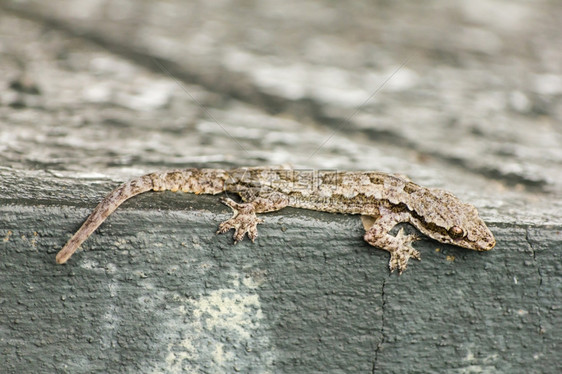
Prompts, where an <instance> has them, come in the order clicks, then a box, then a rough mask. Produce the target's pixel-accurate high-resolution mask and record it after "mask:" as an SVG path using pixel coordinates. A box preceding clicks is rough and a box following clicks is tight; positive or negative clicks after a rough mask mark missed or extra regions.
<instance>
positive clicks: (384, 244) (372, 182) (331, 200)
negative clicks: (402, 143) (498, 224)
mask: <svg viewBox="0 0 562 374" xmlns="http://www.w3.org/2000/svg"><path fill="white" fill-rule="evenodd" d="M148 191H172V192H176V191H182V192H187V193H195V194H212V195H216V194H220V193H224V194H225V196H223V197H222V198H221V202H222V203H224V204H225V205H227V206H228V207H230V208H231V209H232V211H233V215H232V217H231V218H229V219H228V220H226V221H224V222H222V223H221V224H220V225H219V226H218V230H217V234H222V233H226V232H228V231H230V230H234V234H233V239H234V243H235V244H236V243H238V242H239V241H241V240H242V239H244V237H245V236H248V238H249V239H250V240H251V241H252V242H253V241H254V240H255V239H256V238H257V236H258V230H257V225H258V224H261V223H262V222H263V220H262V219H261V218H259V217H258V216H257V215H256V214H258V213H268V212H274V211H278V210H280V209H283V208H285V207H294V208H301V209H310V210H316V211H322V212H329V213H342V214H356V215H360V216H361V218H362V221H363V226H364V228H365V234H364V237H363V238H364V240H365V241H366V242H367V243H368V244H370V245H372V246H374V247H377V248H380V249H383V250H386V251H388V252H389V253H390V262H389V268H390V271H391V272H393V271H394V270H398V272H399V273H400V274H401V273H402V272H403V271H404V270H405V269H406V267H407V266H408V260H409V259H410V258H414V259H417V260H420V253H419V252H418V251H417V250H416V249H414V247H413V246H412V244H411V243H412V242H414V241H416V240H419V239H420V236H419V235H415V234H409V235H406V234H404V230H403V228H400V230H399V231H398V233H397V234H396V235H392V234H391V233H390V231H391V230H392V228H393V227H394V226H396V225H397V224H399V223H409V224H411V225H413V226H414V227H415V228H416V229H417V230H418V231H419V232H421V233H422V234H424V235H426V236H428V237H430V238H432V239H434V240H437V241H438V242H441V243H446V244H452V245H456V246H459V247H463V248H468V249H471V250H476V251H488V250H490V249H492V248H493V247H494V245H495V244H496V241H495V239H494V236H493V234H492V233H491V231H490V230H489V229H488V227H487V226H486V224H485V223H484V221H483V220H482V219H481V218H480V217H479V215H478V212H477V210H476V208H475V207H474V206H472V205H470V204H467V203H464V202H462V201H461V200H459V199H458V198H457V197H455V196H454V195H453V194H451V193H450V192H447V191H445V190H442V189H437V188H426V187H422V186H420V185H418V184H415V183H413V182H412V181H410V180H409V179H408V178H407V177H403V176H399V175H394V174H386V173H382V172H375V171H337V170H298V169H291V168H274V167H243V168H235V169H231V170H223V169H184V170H173V171H165V172H156V173H151V174H147V175H144V176H141V177H138V178H136V179H133V180H131V181H129V182H127V183H124V184H122V185H121V186H119V187H117V188H116V189H114V190H113V191H112V192H110V193H109V194H108V195H107V196H106V197H105V198H104V199H103V200H102V201H101V202H100V203H99V204H98V205H97V206H96V208H95V209H94V210H93V212H92V213H91V214H90V216H89V217H88V218H87V219H86V221H85V222H84V223H83V225H82V226H81V227H80V228H79V229H78V231H77V232H76V233H75V234H74V235H73V236H72V237H71V238H70V240H68V242H67V243H66V245H65V246H64V247H63V248H62V249H61V250H60V252H59V253H58V254H57V256H56V262H57V263H59V264H63V263H65V262H66V261H67V260H68V259H69V258H70V257H71V256H72V254H73V253H74V252H75V251H76V250H77V249H78V247H79V246H80V245H81V244H82V243H83V242H84V241H85V240H86V239H87V238H88V237H89V236H90V235H91V234H92V233H93V232H94V231H95V230H96V229H97V228H98V226H100V225H101V223H102V222H103V221H104V220H105V219H106V218H107V217H108V216H109V215H110V214H111V213H113V212H114V211H115V209H117V207H118V206H119V205H121V204H122V203H123V202H124V201H125V200H127V199H129V198H131V197H133V196H135V195H138V194H140V193H143V192H148ZM234 195H237V197H238V200H240V201H235V200H234V199H232V197H231V196H234Z"/></svg>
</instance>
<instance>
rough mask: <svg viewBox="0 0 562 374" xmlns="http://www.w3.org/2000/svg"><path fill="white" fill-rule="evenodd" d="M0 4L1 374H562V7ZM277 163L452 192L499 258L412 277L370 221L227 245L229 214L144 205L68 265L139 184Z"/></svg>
mask: <svg viewBox="0 0 562 374" xmlns="http://www.w3.org/2000/svg"><path fill="white" fill-rule="evenodd" d="M0 6H1V7H2V12H1V13H0V321H2V323H0V357H1V360H0V371H1V372H2V373H4V372H7V373H20V372H30V371H33V372H68V373H77V372H131V373H133V372H134V373H138V372H143V373H153V372H170V373H174V372H178V373H179V372H204V373H216V372H224V373H231V372H236V371H238V372H243V373H252V372H255V373H268V372H270V373H291V372H329V373H343V372H354V373H356V372H360V373H364V372H368V373H373V372H380V373H403V372H416V371H417V372H454V373H457V372H458V373H477V372H482V373H529V372H537V373H539V372H540V373H550V372H556V368H557V365H558V363H559V359H558V355H557V352H558V351H559V350H560V346H561V343H562V338H561V337H562V330H561V329H562V328H561V326H562V318H561V316H560V309H561V303H560V300H562V295H561V289H562V287H561V286H562V269H561V266H562V265H561V264H562V262H561V259H560V256H561V255H560V253H561V252H560V248H562V243H561V241H562V173H560V170H562V151H561V150H562V128H561V127H560V123H562V110H561V108H562V95H561V92H562V91H561V88H560V87H562V83H561V82H562V67H561V65H560V64H559V62H560V61H562V56H561V53H562V48H560V42H559V35H560V33H561V31H562V30H560V27H561V26H560V23H559V22H558V20H559V19H560V16H561V15H562V8H561V7H560V5H559V4H558V3H557V2H550V1H537V2H533V3H532V4H530V3H529V4H527V3H519V2H518V3H514V2H510V1H507V0H506V1H499V0H498V1H475V2H470V5H469V3H467V4H465V5H452V4H449V3H448V2H446V1H431V2H424V3H416V2H411V3H410V2H401V3H398V2H393V3H391V2H385V1H381V2H375V3H374V5H373V3H371V2H368V3H367V2H353V3H341V4H340V3H335V2H330V1H298V2H294V3H287V4H286V5H284V6H280V5H279V4H278V3H276V2H269V1H262V2H259V3H253V2H243V1H230V2H229V1H224V2H190V3H189V4H186V3H184V2H179V1H166V2H152V1H127V0H120V1H111V2H98V1H83V2H80V3H77V2H69V1H66V0H55V1H50V2H39V1H8V0H3V1H0ZM21 17H23V18H21ZM154 58H158V59H160V60H159V61H162V62H163V64H164V65H163V66H164V67H165V68H167V69H169V71H170V72H171V73H172V76H170V75H169V74H167V73H166V72H165V71H162V70H161V68H160V67H159V65H158V63H157V62H155V61H156V60H155V59H154ZM404 62H406V63H405V65H404V66H403V67H402V68H400V66H401V64H403V63H404ZM387 79H388V81H387V82H386V83H385V81H386V80H387ZM372 94H375V95H374V96H372V97H371V95H372ZM282 163H290V164H292V165H294V166H297V167H306V168H310V167H315V168H337V169H355V170H357V169H374V170H382V171H386V172H397V173H401V174H406V175H408V176H409V177H411V178H412V179H413V180H414V181H416V182H418V183H420V184H424V185H427V186H435V187H440V188H445V189H447V190H450V191H452V192H454V193H455V194H456V195H458V196H459V197H462V198H463V199H464V200H467V201H469V202H471V203H473V204H474V205H476V206H477V207H478V209H479V211H480V212H481V215H482V216H483V217H484V219H485V220H486V221H487V222H489V224H490V227H491V229H492V231H493V232H494V233H495V234H496V239H497V241H498V245H497V247H496V248H495V249H494V250H493V251H491V252H488V253H475V252H470V251H467V250H463V249H460V248H453V247H448V246H444V245H439V244H438V243H436V242H433V241H429V240H424V241H421V242H418V243H416V244H415V246H416V247H417V248H418V249H419V250H420V252H421V253H422V261H421V262H413V263H412V264H411V265H410V267H409V268H408V270H407V271H406V272H405V273H404V274H403V275H402V276H400V277H398V276H397V275H396V274H393V275H390V274H389V273H388V270H387V262H388V254H387V253H386V252H384V251H380V250H377V249H374V248H372V247H369V246H368V245H367V244H365V243H364V242H363V240H362V229H361V223H360V221H359V219H358V218H357V217H352V216H344V215H333V214H322V213H317V212H309V211H300V210H294V209H285V210H282V211H280V212H278V213H274V214H270V215H267V216H266V217H265V220H266V223H265V224H263V225H261V226H260V237H259V238H258V240H257V241H256V243H255V244H251V243H249V242H242V243H239V244H238V245H236V246H232V245H231V243H232V240H231V238H230V237H228V236H218V237H217V236H215V235H214V231H215V230H216V228H217V225H218V223H219V222H220V221H221V220H224V219H225V218H226V217H228V216H229V215H230V210H229V209H228V208H227V207H225V206H223V205H221V204H220V203H219V202H218V199H217V198H216V197H209V196H192V195H182V194H173V193H149V194H144V195H141V196H138V197H136V198H135V199H134V200H131V201H129V202H127V203H125V204H124V206H123V207H122V209H120V210H118V211H117V212H116V214H115V215H113V216H111V217H110V218H109V219H108V221H107V222H106V223H105V224H104V225H102V227H101V228H100V230H98V231H97V232H96V233H94V235H93V236H92V237H91V238H90V239H89V240H88V241H86V242H85V243H84V245H83V250H82V251H80V252H78V253H77V254H76V255H75V256H74V257H73V258H72V259H71V260H70V262H69V263H68V264H67V265H65V266H57V265H56V264H55V262H54V255H55V254H56V252H57V251H58V250H59V249H60V248H61V247H62V245H63V244H64V243H65V241H66V240H67V239H68V238H69V237H70V235H72V233H73V232H74V230H76V229H77V228H78V227H79V225H80V224H81V223H82V222H83V220H84V219H85V218H86V216H87V215H88V213H89V212H90V210H91V209H92V208H93V207H94V206H95V204H96V203H97V202H99V200H100V199H101V198H102V197H103V196H104V195H105V194H106V193H107V192H109V191H110V190H111V189H112V188H113V187H115V186H116V185H117V184H118V183H120V182H122V181H124V180H126V179H128V178H130V177H133V176H137V175H140V174H143V173H145V172H150V171H153V170H163V169H168V168H181V167H194V166H200V167H203V166H204V167H212V166H217V167H229V166H233V165H264V164H282Z"/></svg>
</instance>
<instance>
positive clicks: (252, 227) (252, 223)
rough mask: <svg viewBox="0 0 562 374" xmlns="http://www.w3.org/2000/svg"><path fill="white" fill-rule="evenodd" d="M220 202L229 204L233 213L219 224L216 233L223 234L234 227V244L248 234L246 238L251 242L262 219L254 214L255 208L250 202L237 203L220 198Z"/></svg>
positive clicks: (256, 234) (255, 236)
mask: <svg viewBox="0 0 562 374" xmlns="http://www.w3.org/2000/svg"><path fill="white" fill-rule="evenodd" d="M221 202H222V203H223V204H225V205H227V206H229V207H230V208H231V209H232V210H233V211H234V215H233V216H232V218H230V219H227V220H226V221H224V222H222V223H221V224H220V225H219V229H218V230H217V234H224V233H225V232H227V231H230V230H231V229H234V235H233V236H232V237H233V238H234V244H236V243H238V242H239V241H241V240H242V239H244V236H245V235H246V234H248V238H250V240H251V241H252V242H253V241H254V240H255V239H256V238H257V237H258V224H260V223H262V222H263V220H262V219H259V218H258V217H257V216H256V212H255V208H254V206H253V205H252V204H251V203H237V202H235V201H233V200H232V199H228V198H222V199H221Z"/></svg>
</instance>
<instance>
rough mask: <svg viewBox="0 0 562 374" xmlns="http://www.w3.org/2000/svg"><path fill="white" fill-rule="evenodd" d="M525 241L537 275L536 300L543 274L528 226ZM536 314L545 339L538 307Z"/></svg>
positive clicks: (540, 330) (540, 332)
mask: <svg viewBox="0 0 562 374" xmlns="http://www.w3.org/2000/svg"><path fill="white" fill-rule="evenodd" d="M525 241H526V242H527V245H528V246H529V248H530V249H531V252H532V253H533V261H534V262H535V264H536V265H537V274H538V275H539V285H538V287H537V292H536V298H537V300H538V298H539V296H540V290H541V287H542V284H543V276H542V272H541V267H540V265H539V264H538V262H537V253H536V250H535V247H534V246H533V244H532V243H531V239H530V238H529V228H528V227H526V228H525ZM537 308H538V310H537V315H538V321H539V334H541V335H542V340H543V341H544V340H545V336H544V333H543V332H544V329H543V326H542V318H541V312H540V309H539V307H537Z"/></svg>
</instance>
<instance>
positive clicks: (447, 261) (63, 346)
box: [0, 182, 562, 373]
mask: <svg viewBox="0 0 562 374" xmlns="http://www.w3.org/2000/svg"><path fill="white" fill-rule="evenodd" d="M22 184H25V183H23V182H22ZM104 188H105V186H102V187H93V190H94V191H93V192H92V191H90V194H91V195H94V196H95V195H96V194H98V193H99V194H100V195H102V194H103V192H101V191H103V190H104ZM86 200H88V199H86ZM88 205H90V204H88ZM174 205H175V206H176V207H175V208H174V207H173V206H174ZM156 207H159V208H156ZM90 208H91V206H88V207H84V206H80V207H76V206H70V207H69V206H61V205H59V204H56V203H54V204H45V203H44V202H43V203H36V202H33V201H31V202H28V201H26V200H18V201H16V200H11V201H8V200H4V201H3V204H1V206H0V239H1V242H0V243H1V246H2V249H1V251H0V277H1V283H0V295H1V296H2V300H1V303H0V318H1V320H2V324H1V326H0V354H1V355H2V357H3V360H2V364H1V365H2V367H3V368H2V369H3V370H2V372H7V373H21V372H68V373H77V372H108V373H118V372H143V373H151V372H170V373H174V372H178V373H179V372H202V373H216V372H224V373H231V372H243V373H268V372H270V373H293V372H302V373H305V372H307V373H312V372H323V373H324V372H328V373H340V372H341V373H346V372H349V373H351V372H353V373H370V372H373V371H374V372H380V373H400V372H459V373H477V372H483V373H529V372H537V373H538V372H541V373H548V372H552V373H554V372H555V371H556V370H555V369H556V367H557V365H558V364H559V359H558V355H557V353H556V352H557V350H559V347H560V339H561V336H562V331H561V326H562V320H561V318H560V314H559V310H560V300H561V294H560V293H561V291H560V286H561V276H560V264H561V261H560V251H559V248H560V244H561V243H560V242H561V241H562V238H561V234H560V227H541V228H533V229H525V228H524V227H518V226H510V227H498V226H497V225H494V224H493V223H492V225H491V227H492V230H493V231H494V232H495V234H496V235H497V239H498V245H497V247H496V248H495V249H494V250H493V251H491V252H488V253H476V252H470V251H467V250H464V249H460V248H453V247H447V246H441V245H439V244H438V243H436V242H433V241H429V240H426V241H421V242H418V243H417V247H418V248H420V250H421V252H422V261H421V262H413V263H412V264H411V266H410V267H409V268H408V270H407V271H406V272H405V273H404V274H403V275H402V276H398V275H397V274H391V275H390V274H389V273H388V270H387V261H388V254H387V253H386V252H383V251H380V250H377V249H374V248H370V247H369V246H367V245H366V244H365V243H363V241H362V239H361V237H362V229H361V224H360V221H359V219H358V218H357V217H353V216H344V215H336V214H322V213H316V212H309V211H300V210H295V209H286V210H284V211H281V212H279V213H275V214H270V215H267V217H266V222H265V223H264V224H263V225H261V226H260V237H259V238H258V240H257V241H256V243H254V244H252V243H250V242H248V241H246V242H243V243H239V244H238V245H236V246H233V245H231V242H232V240H231V238H230V237H228V236H215V235H214V231H215V229H216V226H217V224H218V223H219V222H220V221H221V220H223V219H224V218H226V217H228V216H229V215H230V212H229V211H228V209H227V208H226V207H224V206H222V205H221V204H220V203H218V201H217V199H216V198H215V197H209V196H193V195H183V194H172V193H159V194H155V193H152V194H145V195H142V196H139V197H138V198H135V199H134V200H132V201H130V202H127V203H126V204H125V205H124V207H123V208H122V209H120V210H118V211H117V213H116V214H114V215H113V216H111V217H110V218H109V219H108V221H107V222H106V223H105V224H104V225H102V227H101V228H100V230H99V231H97V232H96V233H94V235H93V236H92V237H91V238H90V239H89V240H88V241H87V242H86V243H85V244H84V245H83V248H84V250H82V251H80V252H78V253H77V254H76V255H75V256H74V257H73V258H72V259H71V260H70V261H69V262H68V263H67V264H66V265H63V266H61V265H56V264H55V262H54V255H55V253H56V252H57V251H58V249H59V248H60V247H61V246H62V244H64V242H65V240H66V239H67V238H68V237H69V236H70V234H71V233H72V231H73V230H75V229H76V228H77V227H78V226H79V224H80V223H81V221H82V220H83V219H84V218H85V216H86V215H87V214H88V212H89V210H90ZM436 248H440V250H439V251H436Z"/></svg>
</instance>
